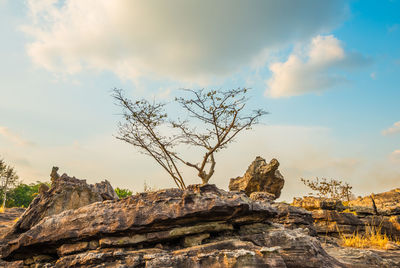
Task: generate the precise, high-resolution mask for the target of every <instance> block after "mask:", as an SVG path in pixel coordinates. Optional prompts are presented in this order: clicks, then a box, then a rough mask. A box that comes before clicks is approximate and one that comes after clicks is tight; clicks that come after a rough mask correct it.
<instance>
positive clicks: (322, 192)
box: [300, 178, 353, 201]
mask: <svg viewBox="0 0 400 268" xmlns="http://www.w3.org/2000/svg"><path fill="white" fill-rule="evenodd" d="M300 180H301V181H302V182H303V183H304V185H306V186H307V187H309V188H310V189H311V190H313V191H315V192H316V194H317V195H318V196H319V197H329V198H333V199H337V200H342V201H350V199H352V197H353V194H352V192H351V190H352V189H353V186H350V185H349V184H348V183H347V182H343V181H339V180H334V179H331V180H329V181H328V180H327V179H325V178H322V179H319V178H316V179H314V180H306V179H303V178H301V179H300Z"/></svg>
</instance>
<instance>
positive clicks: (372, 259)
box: [322, 243, 400, 268]
mask: <svg viewBox="0 0 400 268" xmlns="http://www.w3.org/2000/svg"><path fill="white" fill-rule="evenodd" d="M322 245H323V248H324V249H325V250H326V252H327V253H328V254H329V255H331V256H332V257H334V258H336V259H338V260H340V261H341V262H342V263H344V264H345V265H346V267H348V268H394V267H400V250H376V249H359V248H350V247H340V246H337V245H334V244H330V243H326V244H325V243H323V244H322Z"/></svg>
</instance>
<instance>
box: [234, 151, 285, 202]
mask: <svg viewBox="0 0 400 268" xmlns="http://www.w3.org/2000/svg"><path fill="white" fill-rule="evenodd" d="M278 167H279V162H278V160H276V159H272V160H271V161H270V162H269V164H267V163H266V161H265V159H264V158H262V157H260V156H257V157H256V159H255V160H254V161H253V163H251V165H250V166H249V168H248V169H247V171H246V173H245V174H244V175H243V177H237V178H235V179H231V180H230V182H229V190H230V191H244V192H245V193H246V195H248V196H250V194H251V193H253V192H268V193H271V194H273V195H274V196H275V198H274V199H277V198H279V196H280V195H281V190H282V188H283V185H284V183H285V179H284V178H283V176H282V174H281V173H280V172H279V170H278Z"/></svg>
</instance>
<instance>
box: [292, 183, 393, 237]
mask: <svg viewBox="0 0 400 268" xmlns="http://www.w3.org/2000/svg"><path fill="white" fill-rule="evenodd" d="M373 199H374V201H375V204H376V208H377V212H378V214H376V211H375V209H374V203H373V202H372V199H371V196H366V197H359V198H358V199H356V200H352V201H350V202H347V204H346V206H344V205H343V203H342V202H341V201H339V200H333V199H328V198H319V197H310V196H306V197H303V198H294V200H293V205H294V206H297V207H302V208H304V209H307V210H308V211H311V213H312V217H313V219H314V226H315V228H316V230H317V232H318V233H319V234H321V235H327V234H328V235H333V236H339V234H345V235H346V234H353V233H355V232H360V233H363V232H365V230H366V228H375V229H380V230H381V232H382V233H386V234H387V235H388V236H390V237H391V238H393V239H395V240H399V239H400V190H399V189H394V190H391V191H389V192H384V193H380V194H376V195H374V197H373Z"/></svg>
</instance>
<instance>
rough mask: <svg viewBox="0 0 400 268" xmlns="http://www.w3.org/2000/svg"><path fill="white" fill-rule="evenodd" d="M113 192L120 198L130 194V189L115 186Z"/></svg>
mask: <svg viewBox="0 0 400 268" xmlns="http://www.w3.org/2000/svg"><path fill="white" fill-rule="evenodd" d="M115 193H116V194H117V195H118V197H119V198H120V199H122V198H125V197H128V196H131V195H132V191H131V190H129V189H121V188H118V187H117V188H115Z"/></svg>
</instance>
